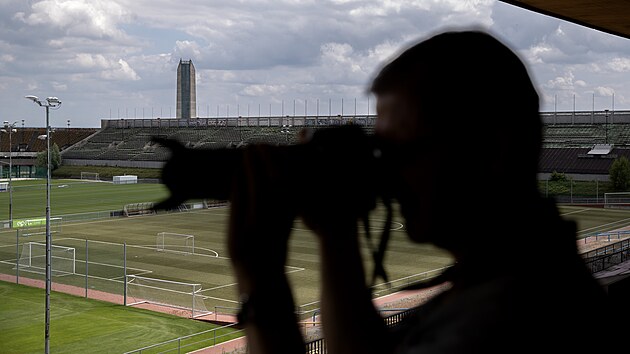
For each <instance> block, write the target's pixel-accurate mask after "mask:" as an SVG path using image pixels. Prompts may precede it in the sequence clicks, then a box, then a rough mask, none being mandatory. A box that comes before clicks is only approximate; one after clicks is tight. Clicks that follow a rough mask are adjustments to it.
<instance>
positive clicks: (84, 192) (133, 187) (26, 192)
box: [0, 179, 168, 220]
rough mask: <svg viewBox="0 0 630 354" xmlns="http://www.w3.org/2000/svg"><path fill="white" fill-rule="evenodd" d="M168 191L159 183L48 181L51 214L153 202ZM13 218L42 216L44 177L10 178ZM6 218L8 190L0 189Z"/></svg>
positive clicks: (0, 217) (1, 210)
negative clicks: (29, 178) (12, 179)
mask: <svg viewBox="0 0 630 354" xmlns="http://www.w3.org/2000/svg"><path fill="white" fill-rule="evenodd" d="M167 195H168V191H167V190H166V188H165V187H164V186H163V185H161V184H144V183H143V184H112V183H107V182H85V181H81V180H66V179H55V180H53V181H52V182H51V188H50V201H51V202H50V203H51V208H50V209H51V215H53V216H57V215H67V214H76V213H86V212H96V211H109V210H122V209H123V206H124V205H125V204H130V203H142V202H156V201H159V200H162V199H164V198H166V197H167ZM12 204H13V218H14V219H25V218H35V217H43V216H44V215H45V213H46V181H45V180H24V181H13V203H12ZM8 219H9V193H8V192H5V193H0V220H8Z"/></svg>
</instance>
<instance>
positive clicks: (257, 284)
mask: <svg viewBox="0 0 630 354" xmlns="http://www.w3.org/2000/svg"><path fill="white" fill-rule="evenodd" d="M270 150H271V148H270V147H266V146H259V147H256V146H254V147H251V148H247V149H245V150H244V152H243V154H244V160H243V161H242V165H241V167H242V169H240V170H239V173H237V175H236V177H235V181H233V183H234V188H233V192H232V196H231V204H230V229H229V237H228V249H229V253H230V259H231V262H232V265H233V266H234V270H235V274H236V279H237V282H238V291H239V295H240V297H241V301H244V304H243V309H242V310H243V311H242V316H241V320H242V321H243V324H244V325H245V332H246V334H247V340H248V346H249V350H250V353H252V354H275V353H286V354H294V353H296V354H299V353H304V351H305V345H304V342H303V339H302V336H301V333H300V331H299V327H298V324H297V318H296V316H295V307H294V303H293V296H292V294H291V289H290V286H289V283H288V280H287V277H286V275H285V272H286V269H285V263H286V257H287V246H288V244H287V243H288V238H289V234H290V232H291V226H292V224H293V219H294V215H293V213H292V212H291V209H290V205H289V204H288V203H287V198H285V197H286V195H284V194H283V193H286V191H285V189H284V188H281V186H278V185H277V183H278V179H277V178H274V173H275V169H276V168H278V167H277V166H276V165H274V155H273V154H270Z"/></svg>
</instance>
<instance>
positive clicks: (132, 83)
mask: <svg viewBox="0 0 630 354" xmlns="http://www.w3.org/2000/svg"><path fill="white" fill-rule="evenodd" d="M458 28H488V29H490V30H491V31H492V32H494V33H495V34H497V35H499V36H500V37H501V38H502V39H504V40H505V41H506V42H508V43H509V44H510V45H511V46H512V47H513V48H514V49H515V50H517V51H518V52H519V53H520V54H521V56H522V57H523V58H524V59H525V61H526V62H527V65H528V66H529V67H530V72H531V73H532V75H533V76H534V77H535V78H536V79H537V81H538V82H540V83H541V85H540V92H541V97H543V98H546V99H545V100H543V102H544V104H543V109H549V108H550V107H551V108H553V106H550V104H549V99H548V98H549V97H551V98H552V99H553V98H555V97H558V101H559V102H561V103H562V105H564V106H563V107H565V108H566V105H568V104H569V103H568V102H571V101H572V97H573V96H574V95H575V96H576V99H577V100H578V104H577V105H578V108H579V107H580V100H583V101H584V102H585V103H584V104H583V106H588V108H589V109H590V104H591V101H592V98H591V97H590V96H592V94H593V93H595V94H596V95H602V96H604V95H607V94H610V90H613V89H614V92H615V97H616V98H618V102H619V104H620V105H621V104H623V103H624V102H626V101H624V100H623V99H622V98H623V97H630V88H628V87H627V83H626V81H627V80H626V78H625V77H624V76H625V75H622V74H625V73H628V72H629V71H630V59H629V58H630V46H628V45H627V40H620V39H619V38H616V37H614V36H609V35H605V34H601V33H599V32H597V31H592V30H588V29H584V28H582V27H580V26H577V25H573V24H568V23H566V22H561V21H558V20H555V19H552V18H549V17H546V16H539V15H535V14H532V13H530V12H528V11H524V10H522V9H518V8H516V7H514V6H511V5H507V4H505V3H501V2H496V1H494V0H467V1H461V0H409V1H406V0H321V1H319V0H318V1H315V0H304V1H303V0H284V1H272V0H247V1H245V0H243V1H233V0H214V1H212V2H208V1H206V0H189V1H187V2H186V4H185V6H183V5H182V3H181V2H177V1H172V0H152V1H148V0H108V1H105V0H33V1H28V2H26V1H23V0H4V1H1V0H0V30H1V31H2V35H0V37H2V38H1V39H0V82H2V85H0V90H3V93H12V94H14V95H17V96H16V97H18V98H20V97H21V96H23V95H24V94H29V93H33V94H37V95H42V96H46V95H55V94H57V92H59V95H58V96H59V97H61V96H63V98H64V100H65V101H66V102H73V101H74V102H81V103H77V104H75V105H65V108H63V110H64V115H68V117H69V118H70V119H72V120H73V125H74V124H76V125H75V126H81V123H80V122H81V121H82V120H83V121H85V124H84V125H88V126H98V119H99V118H100V117H107V116H109V112H110V108H112V107H113V108H115V109H116V108H120V109H122V110H123V111H124V108H125V107H130V108H133V107H134V106H139V105H146V106H147V107H148V106H155V107H156V108H158V107H160V108H163V109H164V110H166V111H168V110H169V109H173V110H174V105H175V102H174V97H175V92H174V90H175V80H176V73H175V70H176V67H177V62H178V61H179V59H180V58H183V59H188V58H191V59H193V62H194V64H195V67H196V69H197V73H198V81H197V95H198V97H197V99H198V102H199V104H200V105H201V106H206V109H203V108H200V109H199V111H200V112H202V113H204V114H205V113H206V112H210V113H213V112H214V113H216V106H217V105H221V107H225V106H227V105H233V106H236V104H237V103H240V104H244V102H245V103H246V104H252V107H253V106H254V105H255V106H257V105H258V104H261V105H262V107H263V111H268V109H269V107H268V106H269V104H270V103H272V104H273V110H274V113H279V111H277V110H278V107H279V102H282V101H283V100H284V101H285V102H286V103H289V102H292V101H293V100H296V102H298V103H297V104H298V105H300V104H302V105H303V106H306V104H305V102H309V103H308V110H309V112H310V113H315V108H314V107H316V104H315V102H316V100H317V99H319V100H320V103H321V106H322V107H321V110H322V111H327V110H328V109H331V111H332V112H333V113H334V112H335V110H338V108H339V107H340V105H341V99H342V98H345V101H344V102H345V103H344V104H346V105H350V106H353V104H352V103H348V102H352V101H353V98H354V97H359V99H360V100H363V101H366V97H365V96H364V94H365V88H366V86H367V85H369V82H370V79H371V78H372V76H373V75H374V74H375V72H376V71H377V70H378V68H379V67H381V65H383V63H384V62H386V61H388V60H389V59H390V58H391V57H392V55H394V54H396V53H398V52H399V51H400V50H401V48H403V47H407V46H408V44H410V43H412V42H414V41H416V40H418V39H421V38H425V37H426V36H428V35H430V34H431V33H434V32H435V31H439V30H442V29H458ZM6 83H10V84H6ZM9 96H10V95H6V94H5V95H3V97H9ZM14 100H17V98H6V99H3V98H0V107H5V109H11V110H15V112H13V115H16V116H19V115H20V114H21V115H23V116H24V117H25V118H26V119H28V118H29V117H30V114H31V111H30V110H26V111H24V112H22V111H21V109H22V108H20V107H21V106H20V105H14V104H11V103H12V102H13V101H14ZM329 100H330V101H329ZM596 101H597V100H596ZM329 102H330V105H331V106H332V108H331V107H328V104H329ZM373 103H374V102H373V101H372V102H371V103H370V104H372V105H373ZM628 104H630V103H628ZM210 106H213V109H210ZM288 106H290V104H288ZM359 106H360V107H364V108H363V109H362V111H365V110H366V109H365V107H367V102H363V103H361V102H360V103H359ZM29 108H30V107H29ZM138 108H140V107H138ZM289 108H290V109H288V110H290V111H292V108H293V107H289ZM305 108H306V107H303V108H301V109H305ZM353 108H354V107H351V108H350V109H351V110H352V109H353ZM222 109H223V108H222ZM347 109H348V108H347V107H346V110H347ZM66 110H67V111H66ZM299 110H300V108H299V107H298V111H299ZM235 111H236V110H235V109H232V110H231V112H232V113H234V112H235ZM372 112H373V110H372ZM8 113H9V114H11V112H8ZM263 113H264V112H263ZM115 115H116V114H114V116H115Z"/></svg>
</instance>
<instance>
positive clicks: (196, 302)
mask: <svg viewBox="0 0 630 354" xmlns="http://www.w3.org/2000/svg"><path fill="white" fill-rule="evenodd" d="M125 284H126V285H125V286H126V287H127V306H133V305H138V304H143V303H149V304H155V305H161V306H166V307H171V308H175V309H180V310H186V311H190V316H191V317H192V318H195V317H199V316H204V315H207V314H209V313H210V311H208V309H207V308H206V305H205V304H204V301H203V300H204V296H203V295H201V294H199V292H200V291H201V285H200V284H192V283H183V282H177V281H172V280H165V279H158V278H147V277H141V276H137V275H127V278H126V281H125Z"/></svg>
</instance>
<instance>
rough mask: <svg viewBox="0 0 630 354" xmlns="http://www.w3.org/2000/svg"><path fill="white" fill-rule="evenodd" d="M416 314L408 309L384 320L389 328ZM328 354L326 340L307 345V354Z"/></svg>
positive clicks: (414, 310)
mask: <svg viewBox="0 0 630 354" xmlns="http://www.w3.org/2000/svg"><path fill="white" fill-rule="evenodd" d="M414 312H416V309H415V308H414V309H408V310H404V311H401V312H398V313H395V314H393V315H390V316H386V317H384V318H383V321H384V322H385V325H386V326H387V327H393V326H395V325H396V324H398V323H400V322H401V321H402V320H403V319H405V318H407V317H408V316H409V315H411V314H413V313H414ZM327 352H328V349H327V348H326V340H325V339H324V338H320V339H316V340H314V341H310V342H308V343H306V352H305V353H306V354H325V353H327Z"/></svg>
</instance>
